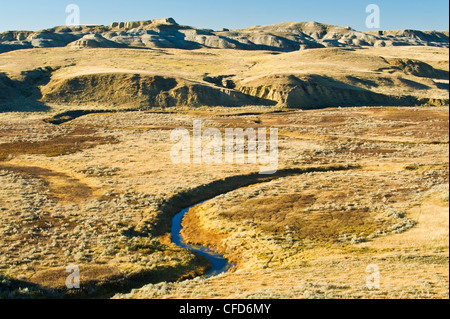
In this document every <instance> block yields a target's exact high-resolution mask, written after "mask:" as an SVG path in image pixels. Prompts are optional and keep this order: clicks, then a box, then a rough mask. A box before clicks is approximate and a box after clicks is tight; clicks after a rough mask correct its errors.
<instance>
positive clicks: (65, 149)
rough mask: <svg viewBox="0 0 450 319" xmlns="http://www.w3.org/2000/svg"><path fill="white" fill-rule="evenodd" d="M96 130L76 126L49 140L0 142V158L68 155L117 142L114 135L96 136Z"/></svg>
mask: <svg viewBox="0 0 450 319" xmlns="http://www.w3.org/2000/svg"><path fill="white" fill-rule="evenodd" d="M95 133H96V131H95V130H93V129H90V128H81V127H77V128H75V129H74V130H73V131H72V132H71V133H69V134H67V135H64V136H58V137H55V138H53V139H50V140H48V141H40V142H13V143H4V144H0V160H5V159H7V158H8V157H9V156H17V155H25V154H39V155H40V154H42V155H46V156H48V157H55V156H60V155H68V154H73V153H76V152H79V151H81V150H84V149H89V148H93V147H95V146H97V145H102V144H112V143H117V141H116V140H115V139H114V138H112V137H101V136H94V134H95Z"/></svg>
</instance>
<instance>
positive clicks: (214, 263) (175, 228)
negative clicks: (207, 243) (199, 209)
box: [170, 203, 231, 278]
mask: <svg viewBox="0 0 450 319" xmlns="http://www.w3.org/2000/svg"><path fill="white" fill-rule="evenodd" d="M201 204H202V203H199V204H197V205H194V206H191V207H188V208H185V209H183V210H182V211H181V212H179V213H178V214H177V215H175V217H174V218H173V219H172V229H171V231H170V233H171V235H172V242H173V243H174V244H176V245H177V246H178V247H181V248H184V249H188V250H190V251H192V252H194V253H196V254H198V255H200V256H204V257H206V258H207V259H208V260H209V261H210V262H211V269H210V270H208V271H207V272H206V273H205V277H206V278H210V277H214V276H217V275H220V274H222V273H225V272H227V271H228V270H229V269H230V268H231V264H230V263H228V260H226V258H225V257H223V256H222V255H220V254H218V253H216V252H214V251H212V250H211V249H210V248H208V247H203V246H192V245H188V244H186V243H185V242H184V240H183V237H182V236H181V233H180V232H181V230H182V229H183V227H182V226H181V222H182V220H183V217H184V216H185V215H186V213H187V212H188V211H189V210H190V209H191V208H193V207H195V206H198V205H201Z"/></svg>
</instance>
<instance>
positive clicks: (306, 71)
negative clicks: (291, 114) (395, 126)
mask: <svg viewBox="0 0 450 319" xmlns="http://www.w3.org/2000/svg"><path fill="white" fill-rule="evenodd" d="M448 47H449V40H448V32H434V31H433V32H424V31H411V30H406V31H380V32H374V33H363V32H358V31H355V30H353V29H351V28H349V27H337V26H330V25H324V24H320V23H315V22H305V23H281V24H276V25H271V26H255V27H251V28H248V29H244V30H232V31H231V30H227V29H223V30H221V31H213V30H203V29H195V28H192V27H188V26H181V25H179V24H177V23H176V22H175V21H174V20H173V19H171V18H168V19H160V20H150V21H140V22H124V23H113V24H111V25H110V26H80V27H55V28H52V29H48V30H43V31H38V32H29V31H23V32H19V31H10V32H5V33H2V34H0V111H20V110H29V111H41V110H48V109H49V108H54V107H56V106H62V105H63V106H64V108H65V109H86V108H87V109H150V108H165V107H178V106H190V107H197V106H245V105H266V106H279V107H292V108H303V109H308V108H319V107H336V106H359V105H368V106H371V105H407V106H411V105H448V71H449V66H448ZM1 52H3V53H1Z"/></svg>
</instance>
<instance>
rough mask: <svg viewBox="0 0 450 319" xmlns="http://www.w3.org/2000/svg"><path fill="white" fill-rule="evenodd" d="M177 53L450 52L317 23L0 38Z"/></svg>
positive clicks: (158, 23) (79, 30)
mask: <svg viewBox="0 0 450 319" xmlns="http://www.w3.org/2000/svg"><path fill="white" fill-rule="evenodd" d="M68 45H69V46H70V47H75V48H116V47H129V48H177V49H188V50H191V49H198V48H217V49H239V50H269V51H281V52H291V51H297V50H304V49H311V48H325V47H352V48H361V47H365V46H380V47H385V46H407V45H420V46H438V47H446V48H448V47H449V34H448V31H443V32H437V31H415V30H403V31H377V32H359V31H356V30H353V29H352V28H350V27H339V26H331V25H326V24H321V23H317V22H301V23H294V22H287V23H280V24H275V25H270V26H255V27H251V28H247V29H242V30H229V29H222V30H220V31H213V30H208V29H197V28H193V27H189V26H182V25H179V24H178V23H177V22H176V21H175V20H174V19H172V18H166V19H156V20H148V21H133V22H115V23H112V24H111V25H109V26H95V25H94V26H92V25H91V26H89V25H85V26H70V27H66V26H60V27H55V28H51V29H47V30H41V31H38V32H31V31H8V32H5V33H2V34H0V53H2V52H8V51H12V50H19V49H30V48H42V47H64V46H68Z"/></svg>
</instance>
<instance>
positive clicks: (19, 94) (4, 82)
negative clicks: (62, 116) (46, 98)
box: [0, 67, 54, 113]
mask: <svg viewBox="0 0 450 319" xmlns="http://www.w3.org/2000/svg"><path fill="white" fill-rule="evenodd" d="M53 71H54V70H53V69H52V68H49V67H47V68H37V69H34V70H30V71H24V72H22V73H21V77H22V80H21V81H19V80H12V79H10V78H9V77H8V76H7V75H6V74H5V73H0V113H10V112H23V113H26V112H48V111H49V110H50V107H49V106H48V105H46V104H45V103H42V102H40V101H39V100H40V99H41V98H42V93H41V90H40V89H39V86H40V85H45V84H47V83H48V82H49V81H50V78H51V74H52V72H53Z"/></svg>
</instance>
